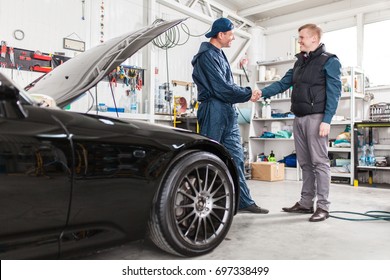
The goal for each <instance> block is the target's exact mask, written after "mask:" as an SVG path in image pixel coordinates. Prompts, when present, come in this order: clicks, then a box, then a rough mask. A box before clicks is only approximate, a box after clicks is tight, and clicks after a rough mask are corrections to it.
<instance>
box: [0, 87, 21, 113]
mask: <svg viewBox="0 0 390 280" xmlns="http://www.w3.org/2000/svg"><path fill="white" fill-rule="evenodd" d="M19 98H20V97H19V90H18V89H16V88H15V87H13V86H8V85H0V116H1V117H5V118H9V119H24V118H26V117H27V112H26V111H25V110H24V108H23V106H22V104H21V103H20V100H19Z"/></svg>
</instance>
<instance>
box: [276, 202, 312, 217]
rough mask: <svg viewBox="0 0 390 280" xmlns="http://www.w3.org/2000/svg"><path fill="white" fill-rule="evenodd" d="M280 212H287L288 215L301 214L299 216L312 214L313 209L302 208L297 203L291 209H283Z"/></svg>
mask: <svg viewBox="0 0 390 280" xmlns="http://www.w3.org/2000/svg"><path fill="white" fill-rule="evenodd" d="M282 210H283V211H284V212H289V213H301V214H313V213H314V209H313V207H310V208H305V207H302V206H301V205H300V204H299V203H298V202H297V203H295V205H294V206H293V207H283V208H282Z"/></svg>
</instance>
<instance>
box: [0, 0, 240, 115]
mask: <svg viewBox="0 0 390 280" xmlns="http://www.w3.org/2000/svg"><path fill="white" fill-rule="evenodd" d="M101 2H102V1H100V0H85V6H84V8H83V4H82V3H83V1H81V0H66V1H64V0H13V1H9V0H0V26H1V28H0V40H4V41H6V42H7V44H8V45H9V46H13V47H16V48H24V49H29V50H39V51H41V52H46V53H53V52H64V53H65V55H66V56H69V57H73V56H75V55H77V54H78V52H76V51H72V50H67V49H64V48H63V38H64V37H69V38H72V39H76V40H82V41H85V43H86V49H88V48H90V47H93V46H95V45H98V44H99V43H100V39H101V34H100V32H101V14H102V9H101ZM147 5H148V1H139V0H115V1H104V21H103V23H104V28H103V31H104V35H103V37H104V40H108V39H110V38H112V37H115V36H118V35H120V34H122V33H125V32H128V31H129V30H135V29H138V28H140V27H142V26H145V25H146V24H147V22H148V20H147V18H146V16H145V14H146V13H145V10H146V9H148V6H147ZM152 7H153V9H154V10H153V11H152V13H151V14H152V15H155V17H154V19H155V18H162V19H165V20H168V19H176V18H181V17H187V16H185V15H183V14H181V13H179V12H177V11H175V10H172V9H170V8H167V7H165V6H163V5H161V4H157V3H155V4H154V5H153V6H152ZM154 19H153V20H154ZM153 20H152V21H153ZM185 25H186V27H187V28H188V31H189V32H190V33H191V34H192V35H194V36H190V37H189V38H188V41H187V42H186V43H185V44H184V45H182V46H176V47H174V48H172V49H169V50H168V61H169V65H168V66H169V67H168V69H169V79H170V80H182V81H188V82H190V81H192V77H191V73H192V66H191V64H190V63H191V60H192V57H193V56H194V55H195V54H196V53H197V51H198V49H199V45H200V43H201V42H202V41H206V40H207V39H206V38H205V37H204V36H198V37H195V35H202V34H204V33H205V32H207V31H208V30H209V27H210V26H209V25H208V24H205V23H203V22H201V21H198V20H195V19H192V18H189V19H187V20H186V21H185ZM16 29H19V30H22V31H23V32H24V35H25V37H24V39H23V40H16V39H15V38H14V37H13V33H14V30H16ZM178 35H179V36H180V37H181V40H180V41H179V42H180V43H182V42H183V41H184V40H185V39H186V38H187V35H186V34H185V32H184V31H183V30H182V29H181V28H179V29H178ZM242 43H243V40H242V39H241V38H239V37H236V41H235V42H234V44H233V46H232V48H231V49H225V53H226V55H227V56H228V58H230V57H232V56H233V55H234V54H235V53H236V51H237V49H238V48H240V47H241V45H242ZM142 55H143V54H142V51H139V52H138V53H137V54H136V55H134V56H133V57H132V58H130V59H129V60H128V61H126V62H125V64H126V65H132V66H138V67H143V68H146V67H147V66H144V65H142V63H143V60H142ZM152 55H154V56H155V60H154V61H155V63H156V65H155V67H157V68H158V70H159V71H158V75H156V76H155V79H156V81H157V84H162V83H164V82H166V80H167V70H166V69H167V66H166V51H165V50H162V49H159V48H157V47H154V48H153V51H152ZM236 67H237V66H236ZM147 71H152V72H153V73H154V69H147ZM6 72H7V73H10V71H6ZM12 72H13V73H12V76H13V78H14V79H15V80H16V82H18V83H20V84H21V85H23V86H24V85H26V84H27V83H28V82H31V81H32V80H33V79H35V78H36V76H40V75H41V74H40V73H33V74H31V73H23V72H25V71H20V72H21V73H14V71H12ZM20 77H22V78H20ZM147 90H148V92H150V90H149V89H147ZM174 90H180V89H179V88H175V89H174ZM152 91H154V89H153V90H152ZM87 99H88V98H87ZM144 99H145V98H144ZM80 102H81V104H82V105H80V106H79V108H77V106H76V108H77V110H79V111H84V110H86V109H87V108H88V107H89V101H88V100H81V101H80Z"/></svg>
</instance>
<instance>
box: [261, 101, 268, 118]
mask: <svg viewBox="0 0 390 280" xmlns="http://www.w3.org/2000/svg"><path fill="white" fill-rule="evenodd" d="M266 117H267V111H266V103H265V100H262V101H261V118H262V119H265V118H266Z"/></svg>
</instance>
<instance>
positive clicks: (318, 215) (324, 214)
mask: <svg viewBox="0 0 390 280" xmlns="http://www.w3.org/2000/svg"><path fill="white" fill-rule="evenodd" d="M327 218H329V212H328V211H325V210H324V209H321V208H319V207H317V209H316V212H315V213H314V214H313V215H312V216H311V217H310V219H309V222H321V221H324V220H326V219H327Z"/></svg>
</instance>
